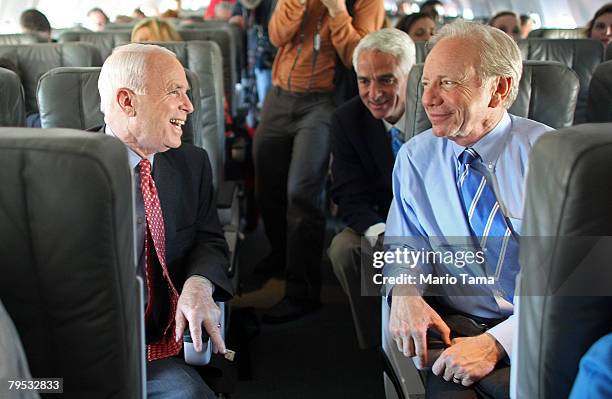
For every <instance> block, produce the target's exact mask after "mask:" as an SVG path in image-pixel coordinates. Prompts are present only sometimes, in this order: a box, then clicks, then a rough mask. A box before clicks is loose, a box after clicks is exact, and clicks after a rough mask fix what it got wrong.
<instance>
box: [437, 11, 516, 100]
mask: <svg viewBox="0 0 612 399" xmlns="http://www.w3.org/2000/svg"><path fill="white" fill-rule="evenodd" d="M455 37H459V38H465V39H468V40H471V41H473V42H474V43H476V44H477V46H478V47H479V53H480V66H479V68H478V69H477V71H478V73H479V75H480V79H481V81H482V82H483V83H484V82H485V81H486V80H488V79H491V78H496V77H498V76H502V77H510V78H512V86H511V87H510V93H509V94H508V97H507V98H506V101H505V102H504V107H505V108H506V109H508V108H510V106H511V105H512V103H513V102H514V100H515V99H516V96H517V95H518V86H519V81H520V79H521V75H522V73H523V61H522V59H521V51H520V50H519V48H518V45H517V44H516V43H515V41H514V40H512V38H511V37H510V36H508V35H507V34H505V33H504V32H502V31H501V30H499V29H497V28H493V27H492V26H487V25H481V24H478V23H475V22H465V21H457V22H453V23H451V24H448V25H444V26H443V27H442V28H441V29H440V30H439V31H438V33H436V34H435V35H434V36H433V37H432V38H431V39H430V40H429V42H428V43H427V46H428V47H429V49H430V50H431V49H432V48H433V47H434V46H435V45H436V44H437V43H438V42H439V41H441V40H442V39H446V38H455Z"/></svg>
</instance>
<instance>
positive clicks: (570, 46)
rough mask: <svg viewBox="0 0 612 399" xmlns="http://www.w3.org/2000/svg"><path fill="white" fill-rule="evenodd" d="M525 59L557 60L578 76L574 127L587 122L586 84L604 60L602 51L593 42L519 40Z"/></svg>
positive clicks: (598, 45)
mask: <svg viewBox="0 0 612 399" xmlns="http://www.w3.org/2000/svg"><path fill="white" fill-rule="evenodd" d="M518 46H519V49H520V50H521V54H522V57H523V59H524V60H534V61H557V62H560V63H562V64H565V65H567V66H568V67H570V68H572V70H574V72H576V74H577V75H578V80H579V82H580V92H579V94H578V102H577V104H576V112H575V114H574V124H579V123H584V122H586V109H587V97H588V93H589V83H590V81H591V76H592V75H593V71H594V70H595V67H596V66H597V65H598V64H599V63H600V62H602V61H603V60H604V48H603V46H602V45H601V43H600V42H598V41H596V40H592V39H562V40H560V39H527V40H519V41H518Z"/></svg>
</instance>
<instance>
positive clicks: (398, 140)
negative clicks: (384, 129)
mask: <svg viewBox="0 0 612 399" xmlns="http://www.w3.org/2000/svg"><path fill="white" fill-rule="evenodd" d="M389 135H391V151H393V158H395V157H397V153H398V151H399V150H400V148H401V147H402V144H404V135H403V134H402V132H401V130H399V129H398V128H396V127H392V128H391V130H389Z"/></svg>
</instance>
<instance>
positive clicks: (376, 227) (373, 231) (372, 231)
mask: <svg viewBox="0 0 612 399" xmlns="http://www.w3.org/2000/svg"><path fill="white" fill-rule="evenodd" d="M385 227H386V226H385V224H384V223H383V222H380V223H376V224H373V225H371V226H370V227H368V228H367V229H366V231H365V232H364V233H363V235H364V236H366V237H378V236H379V235H381V234H382V233H384V232H385Z"/></svg>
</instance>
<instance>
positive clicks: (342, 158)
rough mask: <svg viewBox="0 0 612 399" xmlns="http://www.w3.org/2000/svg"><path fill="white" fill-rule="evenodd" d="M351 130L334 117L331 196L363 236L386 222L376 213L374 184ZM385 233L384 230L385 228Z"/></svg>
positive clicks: (332, 125)
mask: <svg viewBox="0 0 612 399" xmlns="http://www.w3.org/2000/svg"><path fill="white" fill-rule="evenodd" d="M354 133H355V132H353V131H351V130H347V129H346V128H345V127H344V126H343V125H342V122H341V121H340V119H339V118H338V116H337V115H336V114H334V115H333V116H332V120H331V127H330V134H331V150H332V154H333V156H332V158H333V161H332V181H333V183H332V188H331V196H332V199H333V201H334V202H335V203H336V204H337V205H338V208H339V210H340V215H341V216H342V220H344V221H345V222H346V223H347V225H348V226H349V227H350V228H351V229H353V230H355V231H356V232H357V233H359V234H364V233H365V231H366V229H368V228H369V227H370V226H373V225H375V224H377V223H384V219H383V218H382V217H381V216H380V215H379V214H378V213H377V212H376V211H375V210H374V201H373V199H372V188H371V187H372V182H370V181H368V178H367V173H366V171H365V170H364V168H363V165H362V163H361V162H360V161H359V157H358V155H357V153H356V151H355V148H354V146H353V144H352V143H351V142H350V140H348V137H347V134H354ZM383 231H384V229H383Z"/></svg>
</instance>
